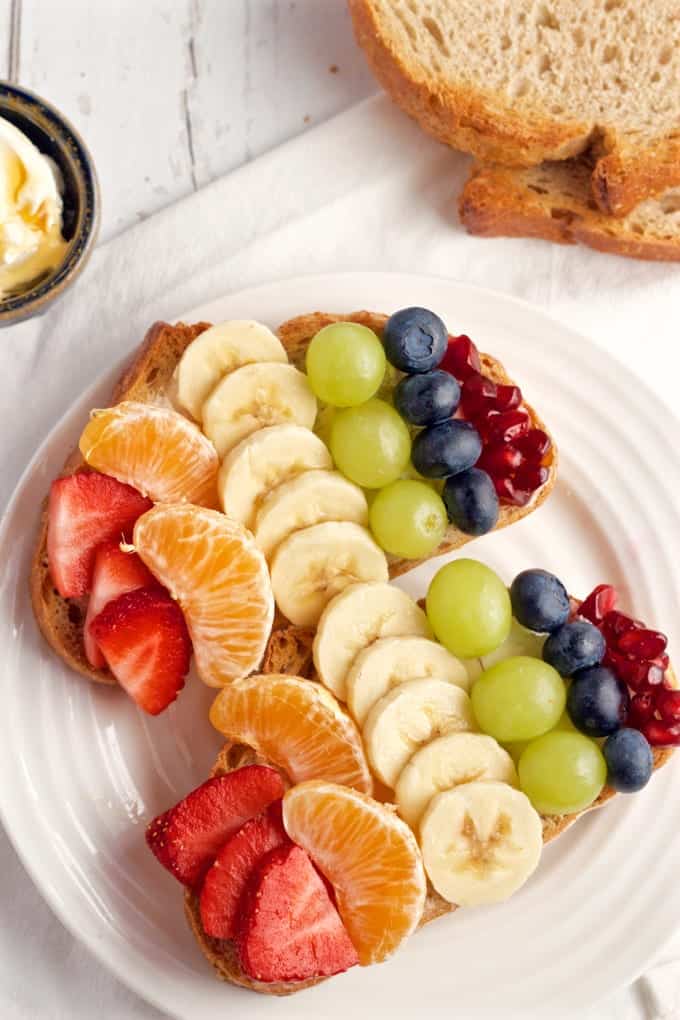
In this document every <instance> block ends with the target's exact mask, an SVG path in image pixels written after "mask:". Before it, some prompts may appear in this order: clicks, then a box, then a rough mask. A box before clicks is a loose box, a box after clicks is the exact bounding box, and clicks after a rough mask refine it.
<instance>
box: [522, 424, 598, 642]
mask: <svg viewBox="0 0 680 1020" xmlns="http://www.w3.org/2000/svg"><path fill="white" fill-rule="evenodd" d="M530 434H531V433H530ZM615 605H616V588H613V587H612V585H611V584H598V586H597V588H593V590H592V591H591V593H590V595H589V596H588V598H586V599H584V600H583V602H582V603H581V605H580V607H579V611H578V613H579V616H583V617H585V619H586V620H590V622H591V623H594V624H595V625H596V626H597V625H598V624H600V623H602V621H603V619H604V618H605V616H606V615H607V613H610V612H611V611H612V609H613V608H614V606H615Z"/></svg>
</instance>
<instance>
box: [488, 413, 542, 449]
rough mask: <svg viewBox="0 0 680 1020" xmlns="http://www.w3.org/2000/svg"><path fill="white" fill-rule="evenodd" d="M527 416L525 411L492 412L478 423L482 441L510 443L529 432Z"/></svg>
mask: <svg viewBox="0 0 680 1020" xmlns="http://www.w3.org/2000/svg"><path fill="white" fill-rule="evenodd" d="M529 424H530V422H529V415H528V414H527V412H526V411H522V410H520V411H502V412H501V413H500V414H494V413H493V412H492V413H491V414H489V415H487V417H486V418H485V419H484V420H483V421H481V422H480V423H479V431H480V433H481V435H482V439H484V440H486V442H488V443H512V442H513V441H514V440H515V439H517V438H518V437H519V436H524V435H526V433H527V432H528V431H529Z"/></svg>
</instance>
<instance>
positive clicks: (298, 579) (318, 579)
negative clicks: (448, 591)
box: [271, 521, 388, 627]
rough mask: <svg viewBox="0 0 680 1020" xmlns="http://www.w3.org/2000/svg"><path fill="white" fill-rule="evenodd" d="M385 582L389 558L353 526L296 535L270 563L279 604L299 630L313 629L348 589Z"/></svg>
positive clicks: (332, 525)
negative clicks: (337, 596) (324, 612)
mask: <svg viewBox="0 0 680 1020" xmlns="http://www.w3.org/2000/svg"><path fill="white" fill-rule="evenodd" d="M387 577H388V568H387V559H386V558H385V553H384V552H383V551H382V549H380V547H379V546H378V545H376V543H375V542H374V541H373V539H372V538H371V536H370V534H369V532H368V531H367V530H366V528H362V527H361V526H360V525H359V524H354V523H353V522H350V521H326V522H324V523H323V524H314V525H313V526H312V527H311V528H304V529H303V530H302V531H294V532H293V534H292V535H289V536H288V538H286V539H284V541H283V542H281V544H280V545H279V547H278V549H277V550H276V552H275V553H274V556H273V558H272V562H271V580H272V588H273V590H274V598H275V599H276V604H277V605H278V607H279V609H280V610H281V612H282V613H283V615H284V616H287V617H288V619H289V620H290V622H291V623H294V624H295V625H296V626H298V627H313V626H314V625H315V624H316V623H317V621H318V619H319V617H320V616H321V614H322V612H323V610H324V608H325V606H326V605H327V603H328V602H329V601H330V600H331V599H332V598H333V596H334V595H337V593H338V592H341V591H342V590H343V589H344V588H346V587H347V586H348V585H354V584H355V583H356V582H357V581H387Z"/></svg>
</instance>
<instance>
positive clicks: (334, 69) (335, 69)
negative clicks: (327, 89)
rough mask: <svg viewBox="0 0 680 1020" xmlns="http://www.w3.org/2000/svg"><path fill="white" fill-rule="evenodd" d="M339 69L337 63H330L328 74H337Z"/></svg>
mask: <svg viewBox="0 0 680 1020" xmlns="http://www.w3.org/2000/svg"><path fill="white" fill-rule="evenodd" d="M339 70H340V68H339V67H338V65H337V64H331V66H330V67H329V68H328V71H329V73H330V74H337V73H338V71H339Z"/></svg>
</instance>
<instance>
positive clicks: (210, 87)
mask: <svg viewBox="0 0 680 1020" xmlns="http://www.w3.org/2000/svg"><path fill="white" fill-rule="evenodd" d="M0 78H7V79H9V80H10V81H12V82H17V83H18V84H20V85H24V86H26V87H27V88H29V89H33V90H35V91H36V92H38V93H39V94H40V95H42V96H44V97H45V98H46V99H48V100H50V101H51V102H52V103H54V104H55V105H56V106H57V107H58V108H59V109H60V110H61V111H62V112H63V113H65V114H66V116H67V117H69V118H70V119H71V120H72V121H73V123H74V124H75V125H76V127H77V128H78V129H79V130H80V131H81V132H82V134H83V136H84V138H85V140H86V142H87V144H88V146H89V147H90V150H91V151H92V154H93V156H94V159H95V163H96V165H97V170H98V172H99V177H100V182H101V187H102V196H103V221H102V235H101V236H102V240H105V239H106V238H109V237H111V236H113V235H114V234H116V233H118V232H119V231H121V230H124V229H125V228H126V227H127V226H129V225H130V224H132V223H135V222H136V221H138V220H141V219H144V218H145V217H147V216H149V215H151V214H152V213H154V212H155V211H156V210H158V209H160V208H162V207H163V206H164V205H167V204H168V203H170V202H174V201H175V200H176V199H178V198H181V197H182V196H183V195H186V194H188V193H189V192H190V191H191V190H192V189H197V188H200V187H203V186H204V185H205V184H207V183H208V182H209V181H211V180H213V179H214V178H215V177H219V176H220V175H222V174H224V173H226V172H227V171H229V170H233V169H234V168H235V167H237V166H239V165H240V164H242V163H245V162H247V161H248V160H250V159H252V158H253V157H254V156H257V155H259V154H260V153H261V152H264V151H266V150H267V149H269V148H271V147H272V146H274V145H277V144H278V143H280V142H282V141H284V140H285V139H286V138H289V137H291V136H292V135H295V134H298V133H299V132H301V131H304V130H305V129H306V128H307V127H308V126H311V125H313V124H317V123H319V122H320V121H322V120H324V119H326V118H327V117H329V116H332V115H333V114H334V113H338V112H339V111H341V110H343V109H345V107H347V106H350V105H351V104H352V103H354V102H356V101H357V100H358V99H361V98H363V97H364V96H367V95H370V94H371V93H372V92H374V91H375V90H376V85H375V83H374V81H373V79H372V77H371V75H370V74H369V72H368V70H367V68H366V66H365V63H364V61H363V59H362V57H361V54H360V53H359V51H358V50H357V48H356V46H355V44H354V40H353V37H352V30H351V25H350V20H349V15H348V13H347V9H346V4H345V3H344V0H115V2H114V0H0Z"/></svg>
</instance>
